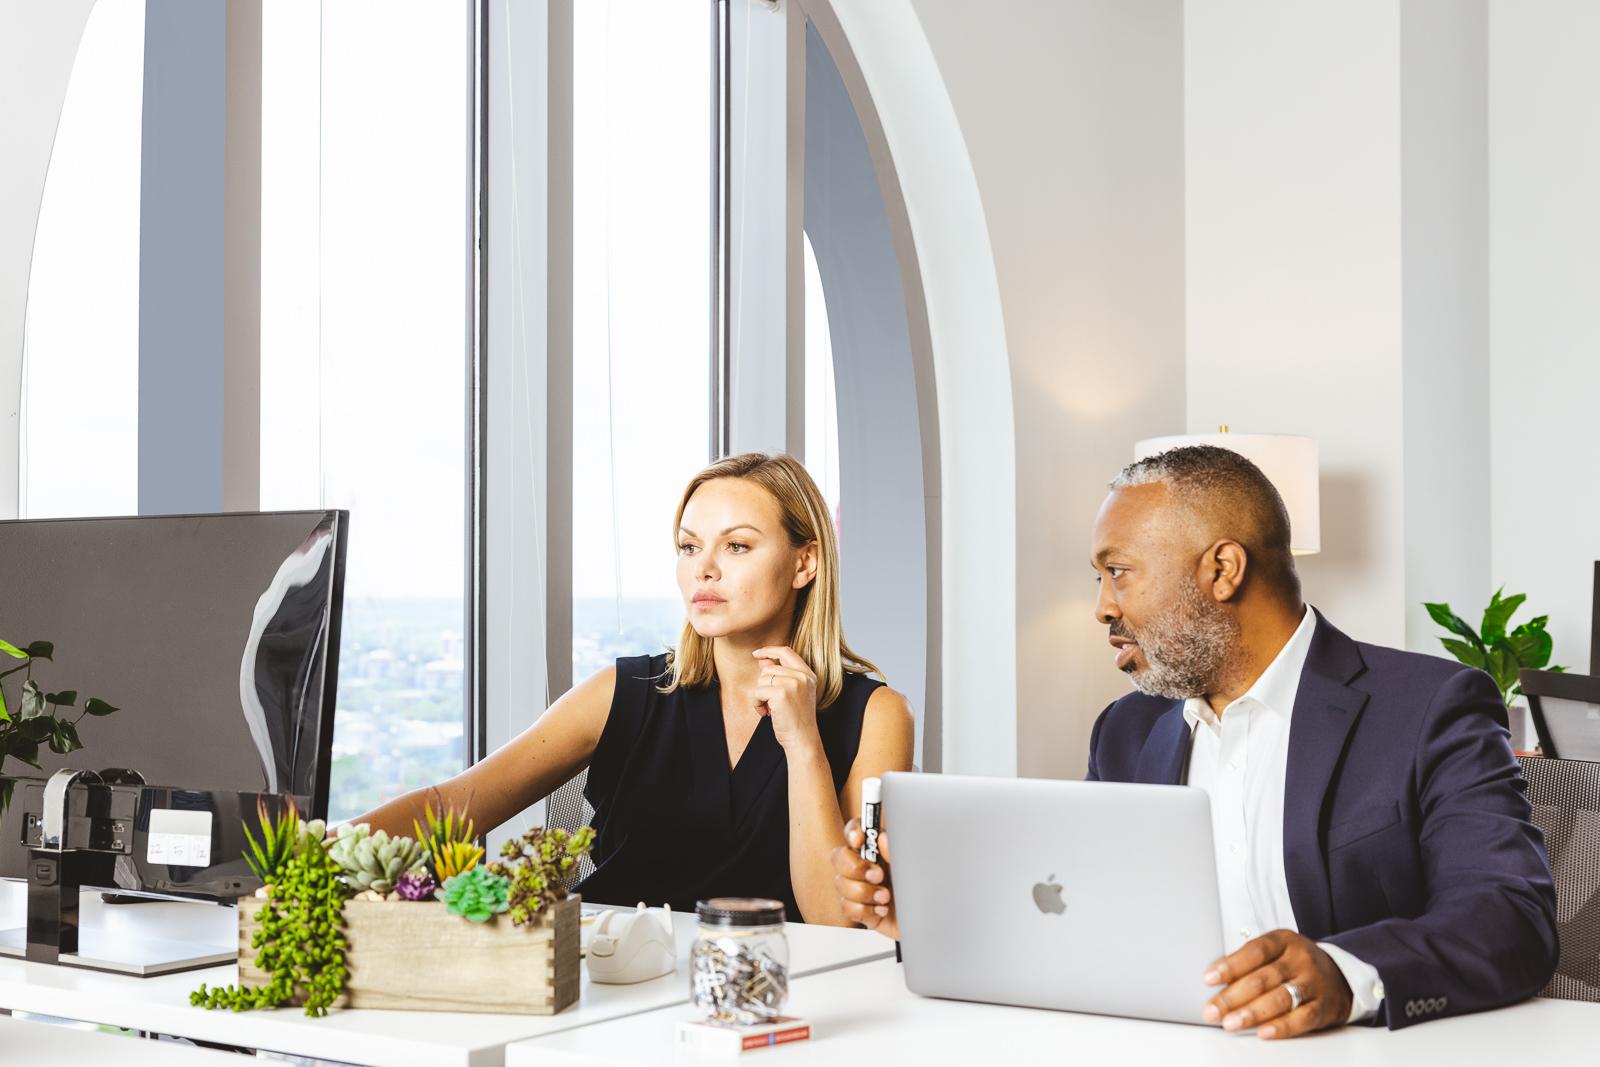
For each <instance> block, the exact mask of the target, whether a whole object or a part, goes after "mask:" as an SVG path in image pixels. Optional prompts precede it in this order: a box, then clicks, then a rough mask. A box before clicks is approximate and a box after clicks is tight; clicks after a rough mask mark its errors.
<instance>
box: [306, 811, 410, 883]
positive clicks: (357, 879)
mask: <svg viewBox="0 0 1600 1067" xmlns="http://www.w3.org/2000/svg"><path fill="white" fill-rule="evenodd" d="M328 856H329V858H330V859H332V860H333V862H335V863H337V864H338V865H339V869H340V870H341V871H343V872H344V880H345V882H347V883H348V884H349V885H350V887H351V888H352V889H354V890H355V891H356V892H358V893H359V892H364V891H366V890H371V891H372V892H374V893H388V892H389V891H390V890H392V889H393V888H394V884H395V882H396V881H398V880H399V878H400V876H401V875H402V874H404V873H405V872H406V871H408V870H410V869H411V868H412V867H415V866H417V864H419V863H421V862H422V859H423V856H424V852H423V848H422V846H421V845H419V844H418V843H417V842H415V841H413V840H412V839H411V838H409V837H390V836H389V835H388V833H387V832H386V831H383V830H379V831H378V832H377V833H373V832H372V830H371V828H370V827H369V826H368V825H367V824H366V823H364V822H363V823H356V824H354V825H352V824H350V823H345V824H344V825H343V826H340V827H339V836H338V837H337V838H336V839H335V840H334V842H333V843H332V844H331V845H329V846H328Z"/></svg>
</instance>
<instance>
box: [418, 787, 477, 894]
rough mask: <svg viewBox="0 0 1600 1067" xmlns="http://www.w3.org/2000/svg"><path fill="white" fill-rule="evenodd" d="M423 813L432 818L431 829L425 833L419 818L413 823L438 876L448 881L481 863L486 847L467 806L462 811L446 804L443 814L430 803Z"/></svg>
mask: <svg viewBox="0 0 1600 1067" xmlns="http://www.w3.org/2000/svg"><path fill="white" fill-rule="evenodd" d="M423 813H424V815H425V816H426V818H427V820H428V830H427V832H426V833H424V832H423V830H422V827H421V826H420V825H419V824H418V823H417V822H416V821H415V820H413V821H412V823H411V826H412V828H413V829H415V830H416V832H417V840H418V841H421V842H422V847H423V848H425V849H427V851H428V865H429V866H430V867H432V868H433V876H434V877H435V878H437V879H438V880H439V881H440V882H445V881H447V880H449V879H450V878H453V877H455V876H456V875H458V874H463V873H465V872H467V871H470V870H472V868H474V867H476V866H477V865H478V861H479V860H481V859H483V848H482V846H480V845H479V844H478V841H477V834H475V833H474V832H473V829H472V820H471V819H469V818H467V813H466V810H465V809H462V810H461V811H459V812H458V811H456V809H455V808H446V809H445V812H444V814H443V816H440V815H437V814H435V813H434V810H433V805H432V804H429V805H427V806H426V807H424V808H423Z"/></svg>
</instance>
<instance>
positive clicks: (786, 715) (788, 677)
mask: <svg viewBox="0 0 1600 1067" xmlns="http://www.w3.org/2000/svg"><path fill="white" fill-rule="evenodd" d="M753 655H754V656H755V657H756V659H757V660H759V661H760V663H761V678H760V684H758V685H757V686H756V690H755V698H756V710H757V711H758V712H760V713H761V714H763V715H770V716H771V717H772V733H773V736H775V737H776V738H777V739H778V744H780V745H782V746H783V749H784V752H786V753H793V752H795V751H797V750H801V749H812V748H818V749H819V748H821V747H822V738H821V735H820V734H818V733H817V676H816V675H815V674H813V673H812V672H811V668H810V667H808V666H806V661H805V660H803V659H801V658H800V655H799V653H797V652H795V650H794V649H792V648H789V647H788V646H783V647H774V648H758V649H756V650H755V652H754V653H753Z"/></svg>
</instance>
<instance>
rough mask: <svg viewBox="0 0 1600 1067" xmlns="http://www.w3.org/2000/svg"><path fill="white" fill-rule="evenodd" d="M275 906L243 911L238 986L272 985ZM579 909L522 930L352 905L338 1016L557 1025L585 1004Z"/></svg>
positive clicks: (570, 905) (406, 909)
mask: <svg viewBox="0 0 1600 1067" xmlns="http://www.w3.org/2000/svg"><path fill="white" fill-rule="evenodd" d="M266 903H267V902H266V901H265V900H261V899H259V898H257V897H245V898H243V899H241V900H240V901H239V984H240V985H241V986H244V987H245V988H248V989H254V988H258V987H261V986H265V985H267V983H268V980H269V977H270V976H269V975H268V974H267V972H266V971H263V970H261V969H260V968H258V967H257V966H256V950H255V949H253V948H251V947H250V938H251V935H252V934H254V933H255V929H256V923H257V915H258V914H259V913H260V911H261V909H262V907H264V906H265V905H266ZM579 908H580V900H579V898H578V897H576V896H569V897H567V898H566V899H565V900H563V901H560V902H559V903H557V904H556V905H555V907H553V908H551V909H550V910H549V911H548V912H546V913H545V914H544V916H543V917H542V918H541V919H540V921H539V923H538V924H537V925H534V924H529V925H527V926H520V927H519V926H514V925H512V922H511V920H510V919H508V918H506V917H505V916H504V915H496V916H495V917H494V918H492V919H490V920H489V921H488V922H486V923H474V922H468V921H467V920H466V919H463V918H461V917H460V916H459V915H450V914H448V913H447V912H446V911H445V910H444V904H443V902H441V901H436V900H434V901H428V902H426V903H420V902H413V901H387V900H385V901H377V900H350V901H346V902H345V906H344V922H345V939H346V940H347V941H348V942H349V944H350V948H349V949H348V950H347V952H346V954H345V962H346V965H347V966H348V967H349V970H350V977H349V979H348V980H347V981H346V982H345V990H344V995H343V996H341V997H340V998H339V999H338V1000H337V1001H335V1002H334V1007H336V1008H388V1009H393V1010H399V1011H473V1012H493V1013H502V1014H510V1015H554V1014H555V1013H556V1012H558V1011H560V1010H561V1009H563V1008H565V1007H567V1006H568V1005H569V1004H573V1003H576V1001H577V999H578V967H579V960H578V951H579V933H578V927H579V922H578V916H579ZM295 1003H302V1001H300V1000H298V999H297V1000H296V1001H295Z"/></svg>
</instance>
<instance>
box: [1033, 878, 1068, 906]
mask: <svg viewBox="0 0 1600 1067" xmlns="http://www.w3.org/2000/svg"><path fill="white" fill-rule="evenodd" d="M1033 903H1034V904H1035V905H1036V906H1037V907H1038V908H1039V910H1040V911H1041V912H1043V913H1044V914H1046V915H1060V914H1062V913H1063V912H1065V911H1066V910H1067V902H1066V901H1064V900H1062V899H1061V886H1060V885H1059V884H1058V883H1057V882H1056V876H1055V875H1053V874H1052V875H1050V876H1049V877H1048V878H1047V879H1046V880H1045V881H1043V882H1040V883H1039V884H1038V885H1036V886H1034V887H1033Z"/></svg>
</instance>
